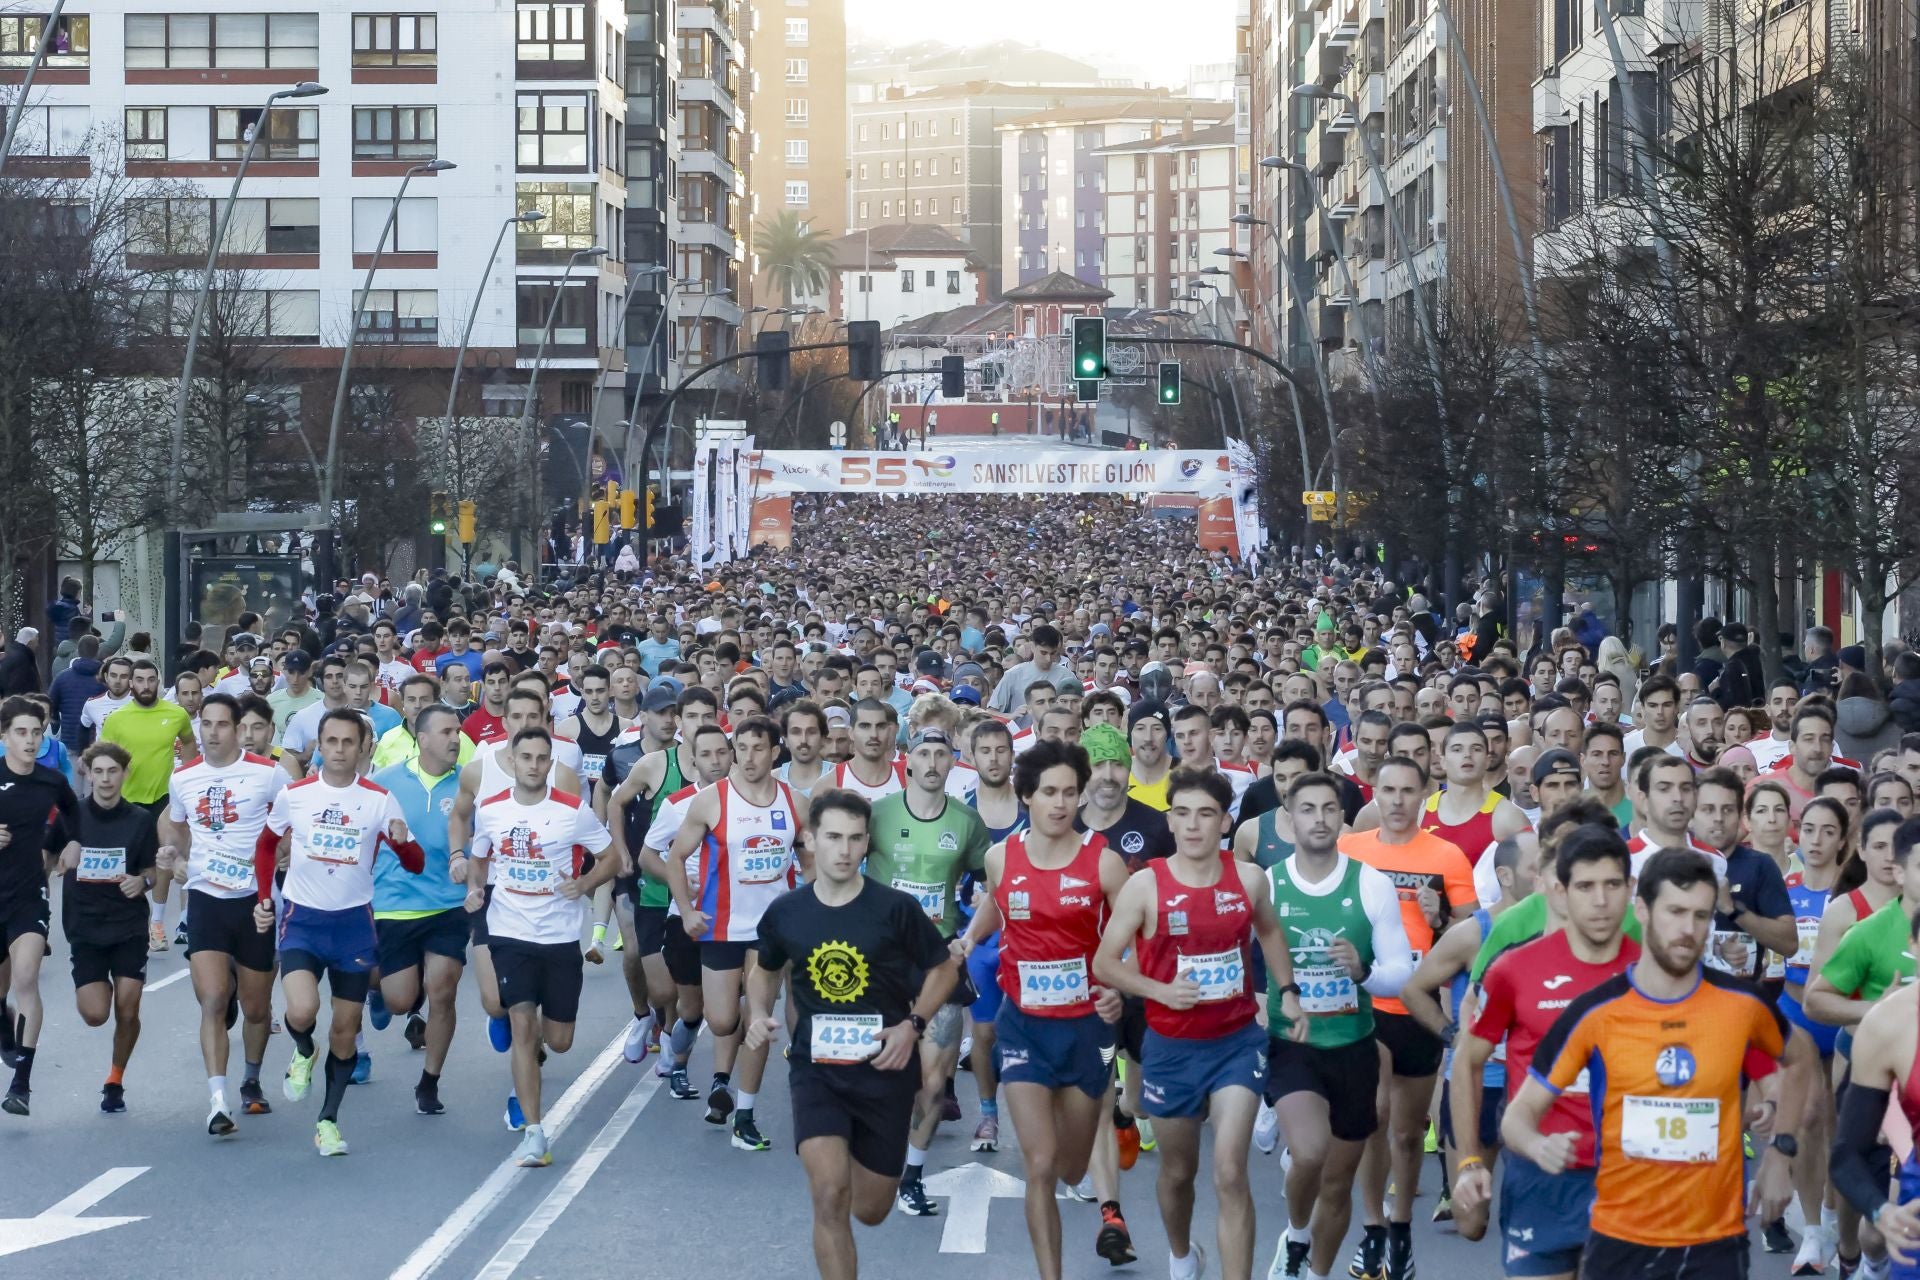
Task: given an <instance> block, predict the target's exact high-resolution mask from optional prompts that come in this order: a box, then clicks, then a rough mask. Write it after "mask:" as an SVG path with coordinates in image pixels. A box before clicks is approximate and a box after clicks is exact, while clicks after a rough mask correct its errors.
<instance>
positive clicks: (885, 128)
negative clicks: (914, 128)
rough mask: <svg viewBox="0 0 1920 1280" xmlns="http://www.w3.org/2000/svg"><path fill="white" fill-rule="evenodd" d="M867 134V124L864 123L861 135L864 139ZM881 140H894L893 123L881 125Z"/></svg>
mask: <svg viewBox="0 0 1920 1280" xmlns="http://www.w3.org/2000/svg"><path fill="white" fill-rule="evenodd" d="M866 136H867V131H866V126H864V125H862V126H861V129H860V137H861V139H862V140H864V139H865V138H866ZM880 141H882V142H892V141H893V126H892V125H890V124H883V125H881V126H880Z"/></svg>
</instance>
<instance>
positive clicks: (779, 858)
mask: <svg viewBox="0 0 1920 1280" xmlns="http://www.w3.org/2000/svg"><path fill="white" fill-rule="evenodd" d="M792 865H793V856H792V855H791V854H789V853H788V852H787V851H786V850H785V849H771V850H768V851H766V852H763V853H744V854H741V855H740V857H739V858H737V859H736V860H735V861H734V870H735V872H736V874H737V875H738V876H739V878H740V883H741V884H772V883H773V882H774V881H775V880H779V879H781V878H782V877H784V876H785V875H786V874H787V868H788V867H790V866H792Z"/></svg>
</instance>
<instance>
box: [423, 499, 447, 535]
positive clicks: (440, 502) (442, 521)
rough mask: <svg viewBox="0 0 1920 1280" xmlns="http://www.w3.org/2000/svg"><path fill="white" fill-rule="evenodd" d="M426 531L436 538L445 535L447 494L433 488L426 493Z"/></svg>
mask: <svg viewBox="0 0 1920 1280" xmlns="http://www.w3.org/2000/svg"><path fill="white" fill-rule="evenodd" d="M427 532H429V533H431V534H432V535H433V536H434V537H436V538H444V537H446V536H447V495H446V493H445V492H444V491H443V490H440V489H435V490H434V491H433V492H432V493H430V494H428V495H427Z"/></svg>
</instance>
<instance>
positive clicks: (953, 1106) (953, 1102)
mask: <svg viewBox="0 0 1920 1280" xmlns="http://www.w3.org/2000/svg"><path fill="white" fill-rule="evenodd" d="M963 1114H964V1113H963V1112H962V1111H961V1110H960V1099H958V1098H956V1097H954V1096H953V1095H952V1094H951V1093H943V1094H941V1095H940V1118H941V1119H942V1120H944V1121H946V1122H948V1123H949V1124H951V1123H954V1122H955V1121H958V1120H959V1119H960V1118H961V1116H962V1115H963Z"/></svg>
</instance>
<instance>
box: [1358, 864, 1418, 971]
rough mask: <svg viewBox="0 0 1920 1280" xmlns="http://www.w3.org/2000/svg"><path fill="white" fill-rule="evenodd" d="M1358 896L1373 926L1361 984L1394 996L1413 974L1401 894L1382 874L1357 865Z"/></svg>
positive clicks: (1410, 945) (1411, 954) (1410, 949)
mask: <svg viewBox="0 0 1920 1280" xmlns="http://www.w3.org/2000/svg"><path fill="white" fill-rule="evenodd" d="M1360 900H1361V903H1362V904H1363V905H1364V906H1365V907H1366V910H1367V921H1368V923H1369V924H1371V925H1372V926H1373V964H1372V967H1371V970H1370V972H1369V973H1368V974H1367V976H1366V979H1365V981H1363V982H1362V983H1361V984H1360V985H1361V986H1363V987H1365V988H1366V989H1367V991H1368V993H1369V994H1371V995H1375V996H1397V995H1399V994H1400V988H1402V987H1404V986H1406V985H1407V979H1408V978H1411V977H1412V976H1413V944H1412V943H1411V942H1409V941H1408V940H1407V926H1406V921H1405V919H1404V918H1403V917H1402V916H1401V914H1400V895H1399V894H1398V893H1397V892H1396V891H1395V889H1394V887H1393V883H1392V882H1391V881H1389V880H1388V879H1387V878H1386V876H1385V875H1383V874H1381V873H1380V872H1379V871H1376V870H1374V869H1373V868H1372V867H1362V868H1361V869H1360Z"/></svg>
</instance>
